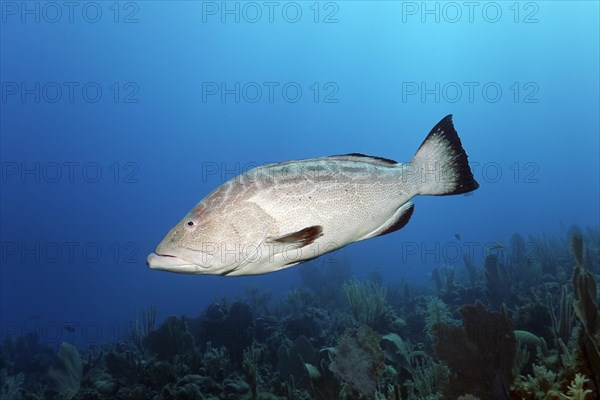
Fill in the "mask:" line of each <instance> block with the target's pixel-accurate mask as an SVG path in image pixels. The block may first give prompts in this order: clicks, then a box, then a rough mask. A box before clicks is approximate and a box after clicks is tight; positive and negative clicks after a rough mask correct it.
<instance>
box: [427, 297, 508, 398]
mask: <svg viewBox="0 0 600 400" xmlns="http://www.w3.org/2000/svg"><path fill="white" fill-rule="evenodd" d="M460 314H461V315H462V318H463V325H462V326H454V325H448V324H441V325H438V326H435V327H434V330H435V332H436V335H437V339H438V342H437V344H436V346H435V352H436V354H437V356H438V357H439V358H440V360H442V361H443V362H444V363H446V364H447V365H448V366H449V367H450V369H451V370H452V373H453V374H454V375H455V377H454V378H453V379H451V381H450V383H449V384H448V385H446V386H445V387H444V398H446V399H455V398H456V397H458V396H460V395H462V394H465V393H470V394H473V395H475V396H478V397H481V398H484V399H492V400H494V399H506V398H508V392H509V388H510V385H511V383H512V381H513V361H514V357H515V349H516V340H515V336H514V333H513V326H512V322H511V320H510V319H509V318H508V317H507V316H506V314H505V313H500V312H493V311H488V310H486V309H485V307H484V306H483V304H482V303H481V302H476V303H475V304H474V305H466V306H463V307H461V309H460Z"/></svg>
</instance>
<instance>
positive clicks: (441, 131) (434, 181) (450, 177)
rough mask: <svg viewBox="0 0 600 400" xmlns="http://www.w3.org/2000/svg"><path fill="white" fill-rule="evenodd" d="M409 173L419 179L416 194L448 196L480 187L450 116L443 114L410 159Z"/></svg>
mask: <svg viewBox="0 0 600 400" xmlns="http://www.w3.org/2000/svg"><path fill="white" fill-rule="evenodd" d="M408 173H410V174H411V175H412V176H413V178H415V179H418V181H417V183H416V190H417V192H418V194H428V195H435V196H447V195H451V194H462V193H468V192H472V191H473V190H475V189H477V188H478V187H479V183H477V181H476V180H475V178H474V177H473V173H472V172H471V168H470V167H469V160H468V159H467V153H465V150H464V149H463V147H462V143H461V142H460V139H459V137H458V133H457V132H456V130H455V129H454V124H453V123H452V115H448V116H446V117H444V119H442V120H441V121H440V122H439V123H438V124H437V125H436V126H435V127H434V128H433V129H432V130H431V132H430V133H429V135H427V138H425V140H424V141H423V143H422V144H421V146H420V147H419V149H418V150H417V153H416V154H415V156H414V157H413V159H412V160H411V161H410V164H409V172H408Z"/></svg>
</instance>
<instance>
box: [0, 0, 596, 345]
mask: <svg viewBox="0 0 600 400" xmlns="http://www.w3.org/2000/svg"><path fill="white" fill-rule="evenodd" d="M0 4H1V7H2V8H1V11H2V15H1V18H2V20H1V37H0V46H1V50H0V56H1V68H0V72H1V82H2V88H1V89H2V90H1V103H0V106H1V118H0V129H1V153H0V154H1V161H2V175H1V185H2V186H1V197H0V198H1V204H0V210H1V219H0V221H1V242H2V248H1V252H2V254H1V262H2V264H1V270H0V279H1V280H0V302H1V303H0V315H1V323H2V332H1V334H2V335H3V336H4V335H9V334H11V335H14V334H23V333H27V332H30V331H35V332H38V333H40V334H41V336H42V338H44V339H45V340H46V341H48V342H51V343H56V344H58V343H60V342H62V341H72V342H75V343H76V344H78V345H79V346H82V347H85V346H86V345H89V344H93V343H98V342H103V341H112V340H115V339H117V340H119V339H122V338H124V337H125V335H126V334H127V333H128V331H127V323H128V321H129V320H130V319H131V318H132V317H133V316H135V315H136V312H138V311H139V310H142V309H145V308H146V307H148V306H149V305H151V304H155V305H156V306H157V310H158V318H159V319H164V318H165V317H167V316H168V315H172V314H178V315H179V314H188V315H198V314H199V313H200V312H201V311H202V309H203V308H204V307H205V306H206V305H207V304H208V303H210V302H211V301H213V300H214V299H219V298H222V297H232V298H236V297H239V298H243V297H244V296H245V295H244V290H245V289H247V288H251V287H259V288H267V289H270V290H272V292H273V293H274V296H275V298H277V297H278V296H283V295H284V293H285V292H286V291H287V290H288V289H289V288H290V287H291V286H294V285H299V284H300V278H299V275H298V269H299V268H302V267H301V266H297V267H294V268H291V269H288V270H285V271H282V272H279V273H274V274H269V275H262V276H254V277H241V278H226V277H214V276H201V275H197V276H196V275H194V276H192V275H177V274H170V273H166V272H160V271H154V270H150V269H148V268H147V267H146V263H145V260H146V256H147V254H149V253H150V252H152V251H153V250H154V248H155V246H156V245H157V244H158V242H159V241H160V240H161V239H162V237H163V236H164V235H165V233H166V232H167V231H168V230H169V229H170V228H171V227H172V226H173V225H174V224H175V223H177V222H178V221H179V220H180V218H181V217H183V215H185V213H187V211H188V210H189V209H190V208H191V207H193V206H194V205H195V204H196V203H197V202H198V201H199V200H201V199H202V197H204V196H205V195H206V194H208V193H209V192H210V191H211V190H213V189H214V188H216V187H217V186H218V185H220V184H221V183H223V182H224V181H225V180H227V179H230V178H232V177H234V176H235V175H237V174H238V173H240V172H244V171H246V170H247V169H249V168H251V167H253V166H256V165H261V164H264V163H269V162H278V161H285V160H290V159H301V158H311V157H320V156H327V155H332V154H344V153H351V152H360V153H364V154H369V155H375V156H380V157H386V158H391V159H395V160H398V161H409V160H410V158H411V157H412V155H413V154H414V152H415V151H416V149H417V148H418V146H419V145H420V143H421V142H422V141H423V139H424V138H425V136H426V135H427V133H428V132H429V130H430V129H431V128H432V127H433V126H434V125H435V124H436V123H437V122H438V121H439V120H440V119H441V118H442V117H444V116H445V115H447V114H450V113H452V114H453V115H454V123H455V126H456V129H457V131H458V132H459V135H460V137H461V139H462V141H463V144H464V147H465V149H466V151H467V153H468V154H469V160H470V161H471V163H472V168H473V171H474V173H475V177H476V179H477V180H478V181H479V183H480V184H481V187H480V188H479V189H478V190H477V191H476V192H474V193H473V194H472V195H469V196H462V195H461V196H451V197H419V198H416V199H415V213H414V215H413V217H412V220H411V221H410V223H409V224H408V225H407V226H406V227H405V228H404V229H402V230H401V231H399V232H396V233H394V234H391V235H387V236H385V237H381V238H377V239H373V240H368V241H364V242H360V243H355V244H352V245H350V246H348V247H346V248H344V249H342V250H340V251H338V252H336V253H333V254H331V255H329V256H327V257H324V258H321V259H318V260H316V261H315V262H316V263H317V264H318V265H319V266H320V267H322V268H327V267H328V264H330V263H336V262H349V263H350V264H351V266H352V269H353V271H354V274H355V275H356V276H358V277H362V276H364V275H365V274H366V273H367V272H368V271H372V270H377V271H379V273H380V274H381V275H382V276H383V279H384V282H386V283H388V284H394V283H395V282H400V281H401V280H405V281H407V282H409V283H412V284H415V285H424V286H431V285H432V283H431V281H430V278H429V276H428V274H429V273H430V272H431V270H432V269H433V268H434V267H436V266H437V267H440V266H444V265H462V264H461V263H462V256H461V252H464V251H465V249H466V247H467V246H469V249H472V251H473V255H474V258H475V260H476V262H478V263H479V264H481V263H482V258H483V255H484V252H485V250H484V249H485V247H486V246H488V245H489V244H490V243H495V241H500V242H503V243H506V242H507V241H508V240H509V238H510V236H511V235H512V234H513V233H515V232H520V233H521V234H523V235H524V236H525V237H527V236H528V235H530V234H532V235H544V234H545V235H564V234H566V231H567V229H568V228H569V227H570V226H571V225H579V226H582V227H585V226H592V227H596V228H597V227H598V226H599V224H600V221H599V218H600V215H599V208H600V207H599V204H600V186H599V182H600V177H599V170H600V166H599V164H600V161H599V154H600V150H599V146H600V144H599V131H600V130H599V129H600V127H599V118H598V116H599V109H600V104H599V84H600V82H599V76H600V73H599V48H600V46H599V43H598V42H599V25H598V13H599V6H598V3H597V2H584V1H582V2H566V1H536V2H519V3H516V2H496V3H492V2H475V3H474V5H473V6H468V5H465V3H463V2H456V3H439V2H429V3H422V2H388V1H385V2H384V1H381V2H366V1H352V2H350V1H348V2H346V1H342V2H321V3H314V2H275V3H273V5H266V4H264V3H262V2H258V3H237V2H227V3H223V2H162V1H138V2H120V3H113V2H81V3H79V2H78V3H76V4H74V5H71V6H69V5H65V4H64V3H63V2H49V3H45V2H12V1H3V2H2V3H0ZM269 4H270V3H269ZM71 7H72V8H71ZM271 7H272V8H271ZM470 7H473V8H470ZM456 234H458V235H460V237H461V241H458V240H457V239H456V237H455V235H456ZM466 242H468V243H469V244H465V243H466ZM469 251H470V250H469ZM65 324H70V325H72V326H75V327H76V328H77V329H76V330H75V332H70V331H67V330H64V329H62V327H63V326H64V325H65Z"/></svg>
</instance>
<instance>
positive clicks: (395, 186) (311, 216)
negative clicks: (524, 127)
mask: <svg viewBox="0 0 600 400" xmlns="http://www.w3.org/2000/svg"><path fill="white" fill-rule="evenodd" d="M478 187H479V183H477V181H476V180H475V178H474V177H473V172H472V171H471V168H470V166H469V162H468V156H467V154H466V152H465V150H464V149H463V146H462V143H461V140H460V138H459V137H458V133H457V132H456V130H455V128H454V124H453V121H452V115H448V116H446V117H444V118H443V119H442V120H441V121H440V122H439V123H438V124H436V125H435V127H434V128H433V129H432V130H431V131H430V133H429V134H428V135H427V137H426V138H425V140H424V141H423V143H422V144H421V146H420V147H419V148H418V149H417V152H416V153H415V154H414V156H413V158H412V159H411V160H410V161H409V162H408V163H399V162H396V161H394V160H391V159H387V158H382V157H375V156H368V155H364V154H361V153H351V154H344V155H335V156H329V157H320V158H311V159H303V160H291V161H286V162H281V163H275V164H267V165H264V166H259V167H256V168H253V169H250V170H248V171H246V172H244V173H243V174H241V175H238V176H237V177H235V178H232V179H231V180H229V181H227V182H225V183H223V184H222V185H221V186H219V187H217V188H216V189H215V190H213V191H212V192H210V193H209V194H208V195H207V196H206V197H205V198H204V199H202V200H201V201H200V202H199V203H198V204H196V206H194V207H193V208H192V209H191V210H190V211H189V212H188V213H187V215H186V216H185V217H184V218H183V219H182V220H181V221H180V222H179V223H177V225H175V226H174V227H173V228H172V229H171V230H170V231H169V232H168V233H167V234H166V236H165V237H164V238H163V239H162V241H161V242H160V243H159V244H158V246H157V247H156V249H155V250H154V252H153V253H150V254H149V255H148V257H147V260H146V261H147V265H148V267H150V268H152V269H157V270H164V271H170V272H177V273H186V274H210V275H223V276H244V275H260V274H266V273H271V272H275V271H280V270H283V269H285V268H289V267H292V266H294V265H297V264H300V263H303V262H307V261H309V260H313V259H315V258H317V257H320V256H322V255H324V254H327V253H329V252H332V251H335V250H338V249H340V248H342V247H344V246H346V245H348V244H350V243H353V242H358V241H361V240H366V239H371V238H375V237H378V236H383V235H387V234H389V233H392V232H395V231H397V230H399V229H401V228H403V227H404V226H405V225H406V224H407V223H408V222H409V220H410V219H411V216H412V215H413V212H414V203H413V202H412V201H411V200H412V198H413V197H415V196H418V195H433V196H446V195H458V194H465V193H469V192H472V191H474V190H476V189H477V188H478ZM390 251H391V252H392V250H390Z"/></svg>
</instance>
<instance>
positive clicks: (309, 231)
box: [267, 225, 323, 248]
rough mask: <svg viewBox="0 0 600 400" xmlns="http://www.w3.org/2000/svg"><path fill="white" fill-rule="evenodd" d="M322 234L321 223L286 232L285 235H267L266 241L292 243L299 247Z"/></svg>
mask: <svg viewBox="0 0 600 400" xmlns="http://www.w3.org/2000/svg"><path fill="white" fill-rule="evenodd" d="M320 236H323V227H322V226H321V225H313V226H309V227H308V228H304V229H302V230H299V231H297V232H293V233H288V234H285V235H280V236H276V237H268V238H267V242H268V243H275V244H281V245H292V246H294V247H297V248H300V247H304V246H308V245H309V244H311V243H312V242H314V241H315V240H317V238H318V237H320Z"/></svg>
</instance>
